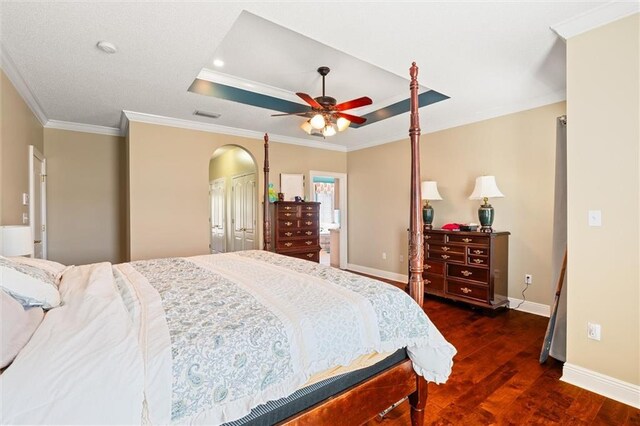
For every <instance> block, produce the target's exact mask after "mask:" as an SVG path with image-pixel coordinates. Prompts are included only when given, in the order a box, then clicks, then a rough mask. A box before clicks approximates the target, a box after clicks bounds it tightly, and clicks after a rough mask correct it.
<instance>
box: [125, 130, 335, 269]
mask: <svg viewBox="0 0 640 426" xmlns="http://www.w3.org/2000/svg"><path fill="white" fill-rule="evenodd" d="M263 143H264V142H263V140H262V139H249V138H242V137H236V136H228V135H220V134H214V133H207V132H202V131H196V130H187V129H180V128H175V127H167V126H158V125H153V124H146V123H138V122H131V123H130V124H129V174H130V177H129V178H130V185H129V190H130V192H129V206H130V214H129V218H130V232H131V238H130V245H131V258H132V259H134V260H135V259H148V258H154V257H167V256H187V255H196V254H204V253H208V252H209V226H208V223H209V195H208V186H209V159H210V158H211V155H212V154H213V152H214V151H215V150H216V149H217V148H219V147H221V146H223V145H228V144H232V145H238V146H241V147H243V148H245V149H247V151H249V152H250V153H251V154H252V155H253V157H254V158H255V160H256V162H257V163H258V169H259V170H258V182H259V188H260V190H262V187H263V183H262V182H263V175H262V162H263V159H264V152H263ZM270 163H271V164H270V166H271V174H270V176H271V178H270V181H271V182H274V184H275V185H274V186H275V187H276V189H277V188H278V180H279V178H278V176H279V174H280V173H305V174H306V175H307V182H308V174H309V170H323V171H334V172H346V154H345V153H343V152H335V151H327V150H320V149H314V148H307V147H299V146H293V145H286V144H280V143H275V142H272V143H271V149H270ZM260 199H262V194H261V195H260ZM261 210H262V209H261ZM259 219H260V220H262V214H260V217H259ZM261 234H262V229H260V235H261Z"/></svg>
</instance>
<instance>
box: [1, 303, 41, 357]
mask: <svg viewBox="0 0 640 426" xmlns="http://www.w3.org/2000/svg"><path fill="white" fill-rule="evenodd" d="M43 317H44V311H43V310H42V308H38V307H33V308H27V309H25V308H24V307H23V306H22V305H21V304H20V302H18V301H17V300H15V299H14V298H13V297H11V296H9V295H8V294H7V293H5V292H4V291H2V290H0V327H1V328H0V331H1V332H2V334H1V335H2V339H0V368H4V367H6V366H7V365H9V364H11V361H13V359H14V358H15V357H16V355H18V352H20V350H21V349H22V348H23V347H24V345H26V344H27V342H28V341H29V339H30V338H31V336H32V335H33V333H34V332H35V331H36V328H38V326H39V325H40V323H41V322H42V318H43Z"/></svg>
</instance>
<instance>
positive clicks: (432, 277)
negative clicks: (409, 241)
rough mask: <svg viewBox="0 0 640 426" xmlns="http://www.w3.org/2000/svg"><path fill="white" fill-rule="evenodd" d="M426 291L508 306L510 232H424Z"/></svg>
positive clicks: (493, 306) (456, 298)
mask: <svg viewBox="0 0 640 426" xmlns="http://www.w3.org/2000/svg"><path fill="white" fill-rule="evenodd" d="M424 245H425V256H424V272H423V277H424V280H425V281H424V283H425V286H424V288H425V292H426V293H428V294H433V295H436V296H441V297H446V298H448V299H454V300H458V301H462V302H466V303H470V304H473V305H477V306H482V307H485V308H490V309H497V308H500V307H503V306H507V305H508V303H509V301H508V298H507V295H508V291H507V290H508V278H509V270H508V268H509V232H492V233H484V232H459V231H445V230H436V229H425V231H424Z"/></svg>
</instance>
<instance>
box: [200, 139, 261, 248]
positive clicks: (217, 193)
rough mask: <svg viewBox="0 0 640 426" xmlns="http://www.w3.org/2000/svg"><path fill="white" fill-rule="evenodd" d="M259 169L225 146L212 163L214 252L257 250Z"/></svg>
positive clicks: (249, 157) (249, 158)
mask: <svg viewBox="0 0 640 426" xmlns="http://www.w3.org/2000/svg"><path fill="white" fill-rule="evenodd" d="M257 171H258V167H257V165H256V161H255V159H254V158H253V156H252V155H251V154H250V153H249V152H248V151H247V150H245V149H244V148H242V147H240V146H237V145H224V146H222V147H220V148H218V149H216V150H215V151H214V152H213V155H212V156H211V160H210V161H209V199H210V203H209V205H210V216H209V222H210V225H211V226H210V228H211V229H210V234H211V235H210V237H211V244H210V247H211V252H212V253H218V252H230V251H240V250H251V249H255V248H257V247H258V227H257V221H258V220H257V218H258V208H259V204H258V180H257V176H258V174H257Z"/></svg>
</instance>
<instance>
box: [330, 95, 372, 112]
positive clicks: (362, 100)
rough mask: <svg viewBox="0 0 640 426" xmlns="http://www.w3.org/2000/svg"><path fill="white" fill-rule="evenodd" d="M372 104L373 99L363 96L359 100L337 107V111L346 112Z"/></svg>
mask: <svg viewBox="0 0 640 426" xmlns="http://www.w3.org/2000/svg"><path fill="white" fill-rule="evenodd" d="M372 103H373V101H372V100H371V98H369V97H367V96H363V97H361V98H358V99H352V100H350V101H347V102H343V103H341V104H338V105H336V106H335V109H336V111H345V110H348V109H352V108H358V107H361V106H365V105H371V104H372Z"/></svg>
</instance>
